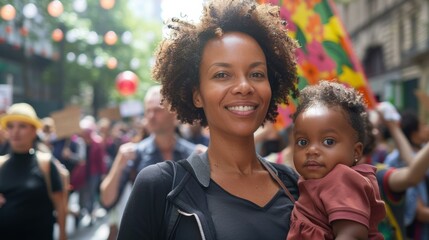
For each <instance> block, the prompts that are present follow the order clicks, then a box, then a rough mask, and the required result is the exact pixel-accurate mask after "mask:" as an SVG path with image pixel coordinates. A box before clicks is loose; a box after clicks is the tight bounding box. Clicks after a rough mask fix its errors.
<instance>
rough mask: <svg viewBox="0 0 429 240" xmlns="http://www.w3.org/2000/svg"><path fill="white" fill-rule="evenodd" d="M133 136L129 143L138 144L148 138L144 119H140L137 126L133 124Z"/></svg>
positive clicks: (146, 122) (146, 121)
mask: <svg viewBox="0 0 429 240" xmlns="http://www.w3.org/2000/svg"><path fill="white" fill-rule="evenodd" d="M135 125H136V127H135V130H136V132H135V134H134V135H133V136H132V137H131V142H133V143H138V142H140V141H142V140H143V139H145V138H147V137H149V135H150V132H149V131H148V128H147V125H148V120H147V119H146V118H144V117H143V118H142V119H140V120H138V124H135Z"/></svg>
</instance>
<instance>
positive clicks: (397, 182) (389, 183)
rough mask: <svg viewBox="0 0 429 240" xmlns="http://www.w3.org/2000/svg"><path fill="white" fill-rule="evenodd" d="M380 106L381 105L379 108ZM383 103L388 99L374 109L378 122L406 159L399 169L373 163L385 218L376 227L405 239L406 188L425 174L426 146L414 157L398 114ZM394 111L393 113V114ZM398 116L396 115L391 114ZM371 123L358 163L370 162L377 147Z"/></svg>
mask: <svg viewBox="0 0 429 240" xmlns="http://www.w3.org/2000/svg"><path fill="white" fill-rule="evenodd" d="M382 105H383V107H382ZM384 105H391V104H390V103H388V102H383V104H379V105H378V106H377V108H376V112H377V114H379V116H380V120H381V124H383V125H384V126H385V127H386V128H387V129H388V131H389V133H390V135H391V137H392V140H393V141H394V145H395V146H396V147H397V148H398V153H399V154H400V156H401V158H402V159H403V160H404V161H405V162H406V165H405V166H404V167H402V168H395V167H389V166H387V165H386V164H380V163H378V164H376V167H377V172H376V177H377V181H378V186H379V189H380V195H381V197H382V199H383V200H384V202H385V207H386V218H385V219H384V220H383V221H382V222H381V223H380V224H379V226H378V229H379V231H380V232H381V233H382V234H383V236H384V238H385V239H386V240H394V239H408V238H407V230H406V217H405V212H406V202H407V201H408V200H407V189H408V188H410V187H413V186H416V185H418V184H419V183H420V182H421V181H422V180H423V179H424V176H425V173H426V171H427V170H428V168H429V146H425V147H424V148H422V149H421V150H420V151H419V152H418V153H417V154H416V155H415V156H414V153H413V148H412V146H411V144H410V142H409V141H408V139H407V138H406V136H405V134H404V132H403V131H402V129H401V127H400V116H399V114H397V111H396V109H395V108H394V106H393V105H391V106H390V107H389V108H388V109H390V110H389V111H387V112H386V111H385V110H383V109H385V107H384ZM392 112H393V113H392ZM396 115H398V116H399V118H397V117H392V116H396ZM374 127H376V126H375V125H374V123H373V122H372V121H371V120H370V119H368V128H367V130H366V133H367V137H368V141H367V142H366V144H365V146H364V150H363V153H364V156H363V157H362V159H361V161H360V162H359V164H361V163H368V164H371V163H373V161H372V160H371V156H372V154H373V150H374V149H375V147H376V137H377V136H376V135H375V131H374V129H373V128H374Z"/></svg>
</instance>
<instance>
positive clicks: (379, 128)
mask: <svg viewBox="0 0 429 240" xmlns="http://www.w3.org/2000/svg"><path fill="white" fill-rule="evenodd" d="M368 121H369V122H370V123H371V126H373V127H372V130H371V131H372V135H373V136H374V140H375V142H374V149H373V150H372V151H371V156H368V157H370V158H371V159H370V160H371V163H372V164H373V165H377V164H379V163H384V161H385V160H386V157H387V155H388V154H389V153H391V152H392V150H393V144H392V139H391V136H390V133H389V129H388V128H387V127H386V126H385V124H384V123H383V122H382V119H381V118H380V116H379V113H378V112H377V111H375V110H370V111H368Z"/></svg>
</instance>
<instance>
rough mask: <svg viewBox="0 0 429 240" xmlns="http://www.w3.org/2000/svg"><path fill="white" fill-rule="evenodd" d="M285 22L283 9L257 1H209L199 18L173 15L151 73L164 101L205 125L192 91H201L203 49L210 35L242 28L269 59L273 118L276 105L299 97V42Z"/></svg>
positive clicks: (185, 117) (180, 115)
mask: <svg viewBox="0 0 429 240" xmlns="http://www.w3.org/2000/svg"><path fill="white" fill-rule="evenodd" d="M285 25H286V22H285V21H283V20H282V19H281V18H280V12H279V8H278V7H277V6H271V5H268V4H267V5H259V4H257V3H255V1H253V0H240V1H239V0H215V1H209V2H206V3H205V6H204V8H203V14H202V16H201V19H200V22H198V23H193V22H191V21H187V20H185V19H179V18H172V19H171V20H170V21H169V22H167V27H168V30H169V34H168V36H167V37H166V38H165V39H163V41H162V42H161V43H160V44H159V46H158V49H157V51H156V53H155V57H156V61H155V66H154V68H153V70H152V77H153V79H155V80H156V81H158V82H160V83H161V85H162V91H161V93H162V95H163V101H167V102H168V103H169V104H170V106H171V110H172V111H175V112H176V113H177V117H178V119H179V120H180V121H182V122H184V123H191V124H192V123H194V122H198V121H199V122H200V123H201V125H202V126H207V119H206V116H205V114H204V110H203V109H200V108H196V107H195V106H194V104H193V92H194V91H195V90H198V89H199V86H200V82H199V68H200V62H201V58H202V53H203V50H204V47H205V45H206V43H207V42H208V41H209V40H210V39H214V38H218V37H221V36H222V34H223V33H226V32H233V31H234V32H242V33H245V34H247V35H249V36H251V37H253V38H254V39H255V40H256V41H257V42H258V44H259V45H260V47H261V48H262V50H263V51H264V54H265V57H266V59H267V68H268V79H269V82H270V86H271V91H272V98H271V102H270V105H269V108H268V112H267V115H266V117H265V120H269V121H275V118H276V116H277V115H278V112H277V105H278V104H280V103H286V104H287V103H288V96H289V95H291V96H292V97H294V98H296V97H297V96H298V89H297V82H298V78H297V69H296V59H295V49H296V47H297V43H296V42H295V40H293V39H291V38H290V37H289V36H288V35H287V31H286V28H285Z"/></svg>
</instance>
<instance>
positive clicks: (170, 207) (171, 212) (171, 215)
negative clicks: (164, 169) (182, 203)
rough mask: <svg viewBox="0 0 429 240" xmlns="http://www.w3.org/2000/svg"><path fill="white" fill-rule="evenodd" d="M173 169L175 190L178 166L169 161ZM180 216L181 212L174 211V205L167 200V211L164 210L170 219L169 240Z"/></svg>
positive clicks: (173, 186)
mask: <svg viewBox="0 0 429 240" xmlns="http://www.w3.org/2000/svg"><path fill="white" fill-rule="evenodd" d="M167 162H168V163H169V164H170V165H171V166H172V168H173V182H172V184H171V190H173V189H174V188H175V186H176V183H177V182H178V180H177V179H176V177H177V176H176V175H177V166H176V163H175V162H173V161H167ZM178 216H179V212H177V211H176V210H175V209H174V206H173V204H172V203H171V202H170V201H169V200H168V199H166V200H165V209H164V217H165V218H166V219H168V223H167V235H166V236H167V238H170V234H171V232H172V231H173V229H174V225H175V224H176V220H177V217H178Z"/></svg>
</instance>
